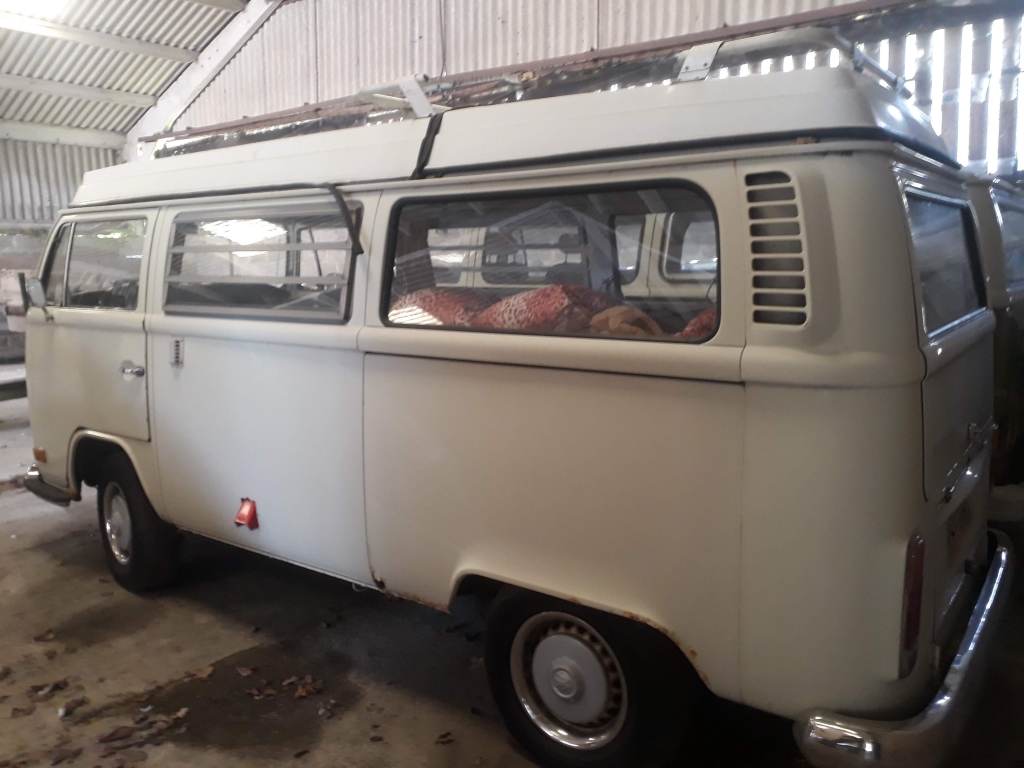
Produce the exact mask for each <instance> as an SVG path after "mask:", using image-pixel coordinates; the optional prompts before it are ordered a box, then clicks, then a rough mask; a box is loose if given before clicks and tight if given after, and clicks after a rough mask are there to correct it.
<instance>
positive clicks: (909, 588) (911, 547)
mask: <svg viewBox="0 0 1024 768" xmlns="http://www.w3.org/2000/svg"><path fill="white" fill-rule="evenodd" d="M923 605H924V538H923V537H922V536H921V535H920V534H915V535H914V537H913V538H912V539H911V540H910V543H909V544H908V545H907V567H906V571H905V573H904V576H903V631H902V635H901V640H900V678H901V679H902V678H904V677H906V676H907V675H909V674H910V673H911V672H912V671H913V669H914V664H915V663H917V645H918V640H919V639H920V637H921V610H922V608H923Z"/></svg>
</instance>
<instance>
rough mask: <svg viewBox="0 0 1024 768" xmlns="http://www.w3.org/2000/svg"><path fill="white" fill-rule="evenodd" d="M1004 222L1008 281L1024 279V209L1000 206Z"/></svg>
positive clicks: (1004, 247)
mask: <svg viewBox="0 0 1024 768" xmlns="http://www.w3.org/2000/svg"><path fill="white" fill-rule="evenodd" d="M999 215H1000V218H1001V219H1002V222H1003V253H1004V254H1005V256H1006V282H1007V283H1019V282H1021V281H1024V211H1020V210H1017V209H1016V208H1010V207H1009V206H1006V205H1000V206H999Z"/></svg>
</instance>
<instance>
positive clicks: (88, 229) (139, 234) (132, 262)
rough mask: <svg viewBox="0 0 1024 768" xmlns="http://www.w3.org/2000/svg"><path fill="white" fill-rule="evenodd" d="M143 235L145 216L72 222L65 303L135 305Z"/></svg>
mask: <svg viewBox="0 0 1024 768" xmlns="http://www.w3.org/2000/svg"><path fill="white" fill-rule="evenodd" d="M145 237H146V220H145V219H122V220H118V221H78V222H75V232H74V236H73V237H72V238H71V255H70V256H69V261H68V295H67V302H66V303H67V306H69V307H107V308H111V309H135V307H136V306H137V305H138V303H139V272H140V270H141V268H142V249H143V247H144V245H145Z"/></svg>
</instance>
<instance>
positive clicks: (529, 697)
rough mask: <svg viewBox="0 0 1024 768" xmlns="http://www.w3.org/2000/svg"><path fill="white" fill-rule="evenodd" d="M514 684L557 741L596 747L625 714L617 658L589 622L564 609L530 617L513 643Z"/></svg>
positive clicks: (605, 740) (534, 716)
mask: <svg viewBox="0 0 1024 768" xmlns="http://www.w3.org/2000/svg"><path fill="white" fill-rule="evenodd" d="M511 665H512V668H511V672H512V684H513V687H514V688H515V691H516V695H517V696H518V697H519V703H520V704H521V705H522V707H523V709H524V710H525V711H526V713H527V715H529V717H530V719H531V720H532V721H533V722H534V724H536V725H537V727H538V728H540V729H541V730H542V731H544V733H546V734H547V735H548V736H550V737H551V738H552V739H554V740H555V741H557V742H559V743H560V744H563V745H565V746H568V747H573V748H575V749H595V748H597V747H600V746H602V745H604V744H606V743H608V742H609V741H611V740H612V739H614V738H615V736H616V735H618V733H619V731H620V730H621V729H622V725H623V723H624V722H625V718H626V706H627V696H626V684H625V679H624V677H623V675H622V669H621V668H620V667H619V662H618V660H617V659H616V658H615V655H614V654H613V653H612V650H611V648H610V647H609V646H608V644H607V643H606V642H605V641H604V639H603V638H602V637H601V636H600V635H599V634H598V633H597V631H596V630H594V628H593V627H591V626H590V625H589V624H586V623H585V622H583V621H581V620H579V619H577V618H576V617H575V616H571V615H569V614H565V613H555V612H551V613H542V614H538V615H537V616H534V617H533V618H531V619H530V620H529V621H527V622H526V623H525V624H523V626H522V627H521V628H520V629H519V632H518V633H516V637H515V639H514V640H513V642H512V658H511Z"/></svg>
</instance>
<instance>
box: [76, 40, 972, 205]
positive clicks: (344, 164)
mask: <svg viewBox="0 0 1024 768" xmlns="http://www.w3.org/2000/svg"><path fill="white" fill-rule="evenodd" d="M828 34H829V33H826V32H825V31H823V30H796V31H791V32H781V33H773V34H770V35H763V36H760V37H757V38H748V39H746V40H737V41H731V42H728V43H725V44H723V45H722V46H721V48H719V49H717V56H715V51H714V50H712V51H711V55H712V56H714V60H713V65H714V71H715V72H721V70H722V68H723V67H733V66H743V65H746V66H749V65H750V64H749V63H750V62H760V61H761V60H763V59H766V58H769V57H777V56H781V55H784V53H785V51H789V50H804V51H806V50H807V48H808V44H809V42H810V43H813V42H817V43H818V44H819V47H820V43H821V38H822V35H828ZM828 39H830V40H835V39H836V38H834V37H829V38H828ZM847 45H848V44H847ZM846 52H847V53H850V54H853V55H852V56H851V61H850V62H849V64H852V66H850V65H846V66H840V67H819V68H816V69H795V70H794V71H788V72H778V73H771V74H767V75H764V76H761V77H744V78H739V77H721V76H715V77H710V78H708V77H707V76H706V74H707V71H711V66H710V65H708V66H705V67H704V69H705V70H706V71H702V72H698V73H697V78H696V79H692V80H687V81H680V80H679V79H677V78H678V77H679V76H680V68H681V67H682V68H683V69H685V68H686V67H687V66H692V65H693V63H694V61H697V63H698V64H699V63H700V60H701V59H703V61H704V63H705V64H706V63H707V49H706V48H704V49H703V50H702V51H696V49H694V51H690V52H688V51H684V52H681V53H680V52H676V53H673V54H671V55H670V56H669V55H668V54H658V55H657V56H648V57H647V59H645V60H644V61H643V62H636V61H631V62H621V61H617V62H614V63H613V64H612V65H610V64H609V63H607V62H605V63H604V64H602V65H601V69H600V73H599V77H598V76H597V75H596V74H595V73H591V74H592V75H594V76H593V77H591V78H590V79H589V80H588V79H587V78H586V77H584V74H585V73H583V72H581V71H579V70H574V71H573V72H570V73H561V74H557V73H555V72H554V71H553V72H551V73H544V72H530V73H529V74H530V76H529V77H526V78H523V77H521V76H520V77H505V78H502V79H500V81H498V82H497V84H496V83H495V79H494V77H493V76H492V77H491V80H490V81H489V83H487V84H481V83H476V84H473V83H472V82H462V83H457V84H455V85H451V87H448V88H445V87H444V85H445V84H443V83H442V84H437V83H434V84H430V85H429V86H428V87H425V88H424V89H423V90H424V92H425V93H426V95H427V96H428V98H429V100H430V102H432V104H433V109H434V110H435V111H437V112H441V111H442V110H444V111H443V115H441V116H440V117H434V118H432V119H431V120H428V119H416V118H414V117H412V115H411V114H410V110H409V109H405V108H403V107H402V106H398V107H394V106H392V107H390V108H385V109H382V108H381V107H380V106H379V104H380V103H381V101H383V102H384V103H385V104H388V103H396V102H398V103H400V102H402V100H401V99H400V98H397V97H395V96H388V95H386V93H381V94H372V89H371V90H370V91H369V92H370V93H371V97H370V98H367V96H366V94H367V93H368V92H367V91H364V92H363V97H362V100H360V99H359V98H356V99H354V100H350V101H351V103H348V104H347V105H342V106H343V107H344V108H339V109H338V110H337V111H336V114H335V117H336V118H338V119H337V120H335V122H334V123H333V126H338V127H339V129H337V130H325V128H326V127H333V126H332V124H331V123H330V121H329V120H328V121H327V123H324V120H323V116H321V118H320V125H319V132H313V133H308V134H305V135H303V132H304V131H305V130H306V128H307V127H308V126H305V125H304V124H297V123H285V124H277V125H263V126H256V127H254V126H252V125H247V126H246V127H245V128H244V129H238V130H232V129H231V128H230V127H226V128H225V129H223V130H221V131H219V132H217V133H210V134H205V135H201V136H196V135H192V136H189V137H187V139H186V140H184V141H183V142H182V143H180V144H179V146H177V148H175V146H174V145H173V143H171V144H169V145H168V146H165V147H164V150H163V153H164V154H171V155H172V156H166V157H162V158H159V159H152V160H142V161H137V162H133V163H128V164H126V165H119V166H114V167H111V168H104V169H101V170H98V171H93V172H91V173H88V174H86V176H85V180H84V182H83V184H82V186H81V188H80V189H79V191H78V194H77V195H76V196H75V199H74V203H73V205H76V206H80V205H94V204H101V203H115V202H124V201H129V200H140V199H162V198H173V197H181V196H190V195H197V194H202V193H205V192H214V191H218V192H230V191H243V190H248V189H254V188H259V187H281V186H289V185H313V184H352V183H360V182H370V181H384V180H394V179H402V178H409V177H411V176H412V175H413V174H414V173H417V172H423V173H426V174H434V173H441V172H444V173H453V172H458V171H462V170H477V169H482V168H488V167H497V166H509V165H521V164H540V163H550V162H556V161H559V160H563V159H571V158H582V157H587V156H609V155H616V154H630V153H638V152H649V151H660V150H664V149H686V148H691V147H700V146H709V145H715V144H726V143H732V144H737V143H763V142H772V141H780V140H787V139H795V138H801V137H816V138H818V139H819V140H827V139H831V138H876V139H877V138H885V139H888V140H892V141H898V142H901V143H904V144H906V145H908V146H910V147H912V148H914V149H917V150H918V151H921V152H923V153H924V154H927V155H931V156H933V157H938V158H942V159H944V160H945V161H946V162H949V163H953V161H952V160H949V159H948V156H947V153H946V148H945V146H944V144H943V143H942V141H941V139H940V138H939V137H938V136H936V135H935V132H934V131H933V130H932V128H931V126H930V125H929V123H928V121H927V119H926V118H925V117H924V116H923V115H922V114H921V113H920V112H918V111H917V110H916V109H914V108H913V107H911V106H910V105H909V104H908V103H907V102H906V101H905V100H904V99H903V98H902V97H901V96H900V95H899V93H898V91H899V90H901V88H902V83H901V81H899V80H898V78H896V76H895V75H892V74H890V73H887V72H885V71H884V70H881V68H880V67H878V65H877V64H875V63H874V62H870V60H865V59H864V58H863V57H861V56H860V55H859V54H855V53H854V52H853V50H852V48H849V49H847V51H846ZM690 53H694V55H693V56H689V54H690ZM596 66H597V64H595V67H596ZM861 70H867V71H861ZM867 72H870V73H871V74H868V73H867ZM688 76H689V77H694V75H693V74H692V73H691V74H690V75H688ZM609 81H611V82H609ZM387 88H388V87H383V88H382V91H386V89H387ZM517 94H518V95H517ZM374 96H376V97H377V98H376V99H373V97H374ZM371 101H375V103H376V106H375V105H374V104H372V103H370V102H371ZM411 101H412V99H410V102H411ZM421 106H422V105H421ZM421 113H422V112H421ZM341 125H347V126H351V127H347V128H344V129H340V127H341ZM431 126H432V127H431ZM435 132H436V135H434V134H435ZM296 134H297V135H296ZM282 135H283V136H285V138H276V137H277V136H282ZM268 138H269V139H271V140H266V139H268ZM425 140H426V141H425ZM431 140H432V141H431ZM203 147H219V148H210V149H207V150H205V151H196V150H197V149H201V148H203ZM424 161H426V162H424Z"/></svg>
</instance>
